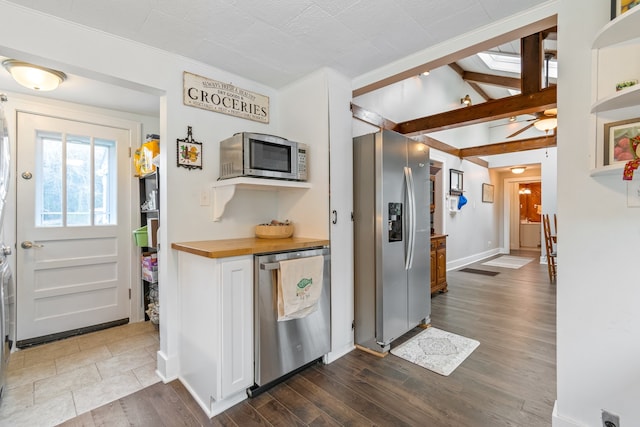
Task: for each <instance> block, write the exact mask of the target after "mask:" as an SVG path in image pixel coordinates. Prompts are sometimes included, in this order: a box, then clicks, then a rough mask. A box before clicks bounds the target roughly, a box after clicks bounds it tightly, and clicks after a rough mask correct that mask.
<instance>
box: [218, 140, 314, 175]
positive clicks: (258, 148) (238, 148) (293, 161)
mask: <svg viewBox="0 0 640 427" xmlns="http://www.w3.org/2000/svg"><path fill="white" fill-rule="evenodd" d="M308 160H309V147H308V146H307V145H306V144H301V143H299V142H295V141H289V140H288V139H285V138H281V137H279V136H273V135H266V134H261V133H250V132H240V133H236V134H235V135H233V136H232V137H231V138H227V139H225V140H223V141H220V179H227V178H235V177H239V176H255V177H260V178H275V179H288V180H293V181H306V180H307V164H308Z"/></svg>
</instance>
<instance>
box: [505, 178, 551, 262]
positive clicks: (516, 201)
mask: <svg viewBox="0 0 640 427" xmlns="http://www.w3.org/2000/svg"><path fill="white" fill-rule="evenodd" d="M503 182H504V199H503V209H504V211H503V218H504V221H503V224H504V225H503V241H502V248H503V249H502V251H503V252H504V253H509V251H510V250H511V249H520V233H521V230H520V225H521V220H520V184H527V183H534V182H538V183H541V182H542V177H541V176H540V175H535V176H534V175H531V176H523V177H517V178H506V179H505V180H504V181H503ZM540 197H542V195H541V196H540ZM536 210H537V207H536ZM540 233H541V232H540ZM531 249H534V250H539V248H531Z"/></svg>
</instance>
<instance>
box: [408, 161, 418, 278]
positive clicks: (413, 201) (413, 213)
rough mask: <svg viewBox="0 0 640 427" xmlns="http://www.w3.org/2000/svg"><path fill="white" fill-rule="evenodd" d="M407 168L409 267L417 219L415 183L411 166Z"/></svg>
mask: <svg viewBox="0 0 640 427" xmlns="http://www.w3.org/2000/svg"><path fill="white" fill-rule="evenodd" d="M407 169H409V182H410V183H411V191H410V193H409V197H410V199H411V204H410V206H409V208H410V209H411V230H409V231H410V233H411V252H410V257H409V269H410V268H411V267H413V256H414V254H415V252H416V250H415V249H416V221H417V215H416V189H415V185H414V183H413V170H412V169H411V168H407Z"/></svg>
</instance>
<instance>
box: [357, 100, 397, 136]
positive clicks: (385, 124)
mask: <svg viewBox="0 0 640 427" xmlns="http://www.w3.org/2000/svg"><path fill="white" fill-rule="evenodd" d="M351 115H352V116H353V118H354V119H358V120H360V121H362V122H365V123H368V124H370V125H373V126H377V127H379V128H380V129H388V130H395V129H396V127H397V126H398V125H397V124H396V123H395V122H392V121H391V120H388V119H386V118H384V117H382V116H381V115H380V114H378V113H374V112H373V111H369V110H365V109H364V108H362V107H359V106H358V105H356V104H354V103H351Z"/></svg>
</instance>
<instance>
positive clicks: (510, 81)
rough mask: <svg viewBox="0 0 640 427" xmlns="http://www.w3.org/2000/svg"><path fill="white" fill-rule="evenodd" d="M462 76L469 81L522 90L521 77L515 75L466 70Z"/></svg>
mask: <svg viewBox="0 0 640 427" xmlns="http://www.w3.org/2000/svg"><path fill="white" fill-rule="evenodd" d="M462 78H463V79H464V80H465V81H467V82H475V83H482V84H487V85H491V86H500V87H508V88H511V89H517V90H520V87H521V84H522V83H521V82H520V79H517V78H515V77H505V76H494V75H491V74H484V73H475V72H473V71H465V72H464V73H463V75H462Z"/></svg>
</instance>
